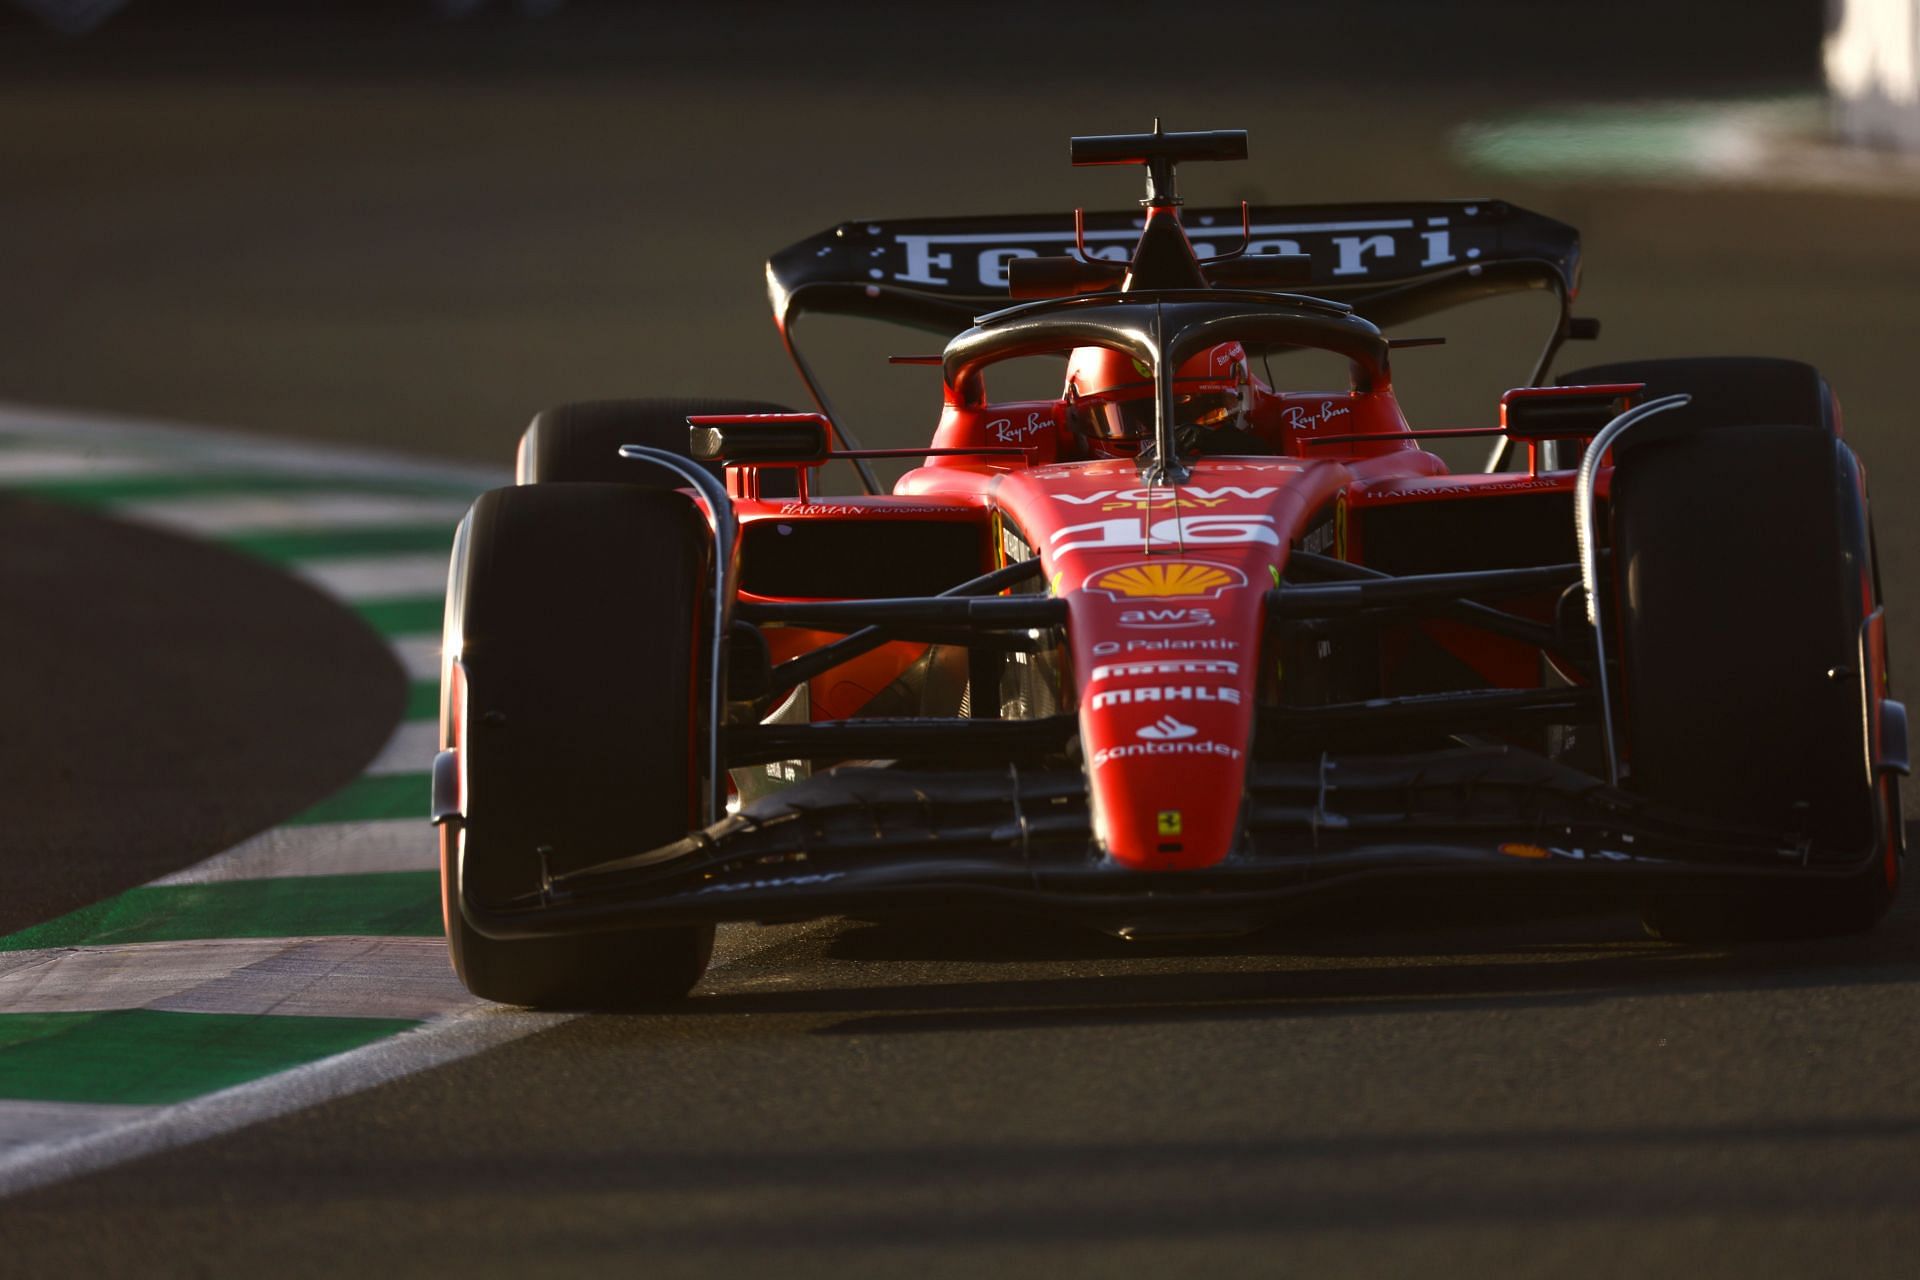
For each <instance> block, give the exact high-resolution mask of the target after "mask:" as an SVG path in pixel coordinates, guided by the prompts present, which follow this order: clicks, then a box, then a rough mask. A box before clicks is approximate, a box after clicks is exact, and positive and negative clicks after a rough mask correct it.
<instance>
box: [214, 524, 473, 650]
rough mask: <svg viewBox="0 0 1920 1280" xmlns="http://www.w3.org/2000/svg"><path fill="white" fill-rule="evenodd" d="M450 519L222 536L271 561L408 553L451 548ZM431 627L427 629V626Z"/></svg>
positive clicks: (228, 541)
mask: <svg viewBox="0 0 1920 1280" xmlns="http://www.w3.org/2000/svg"><path fill="white" fill-rule="evenodd" d="M453 529H454V526H453V522H452V521H448V522H447V523H445V524H411V525H395V526H393V527H391V528H374V529H327V530H322V531H319V532H306V531H301V532H294V533H248V534H239V535H237V536H234V537H229V538H222V539H221V541H222V542H224V543H225V544H226V545H227V546H229V547H233V548H234V549H235V550H238V551H245V552H247V553H248V554H249V555H256V556H259V557H261V558H262V559H265V560H271V561H273V562H274V563H275V564H297V563H299V562H300V561H302V560H325V559H329V558H331V557H335V556H373V555H408V554H415V553H419V552H427V551H439V552H443V553H449V554H450V553H451V552H452V550H453ZM430 629H431V628H430Z"/></svg>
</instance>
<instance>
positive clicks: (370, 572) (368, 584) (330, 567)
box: [293, 535, 451, 602]
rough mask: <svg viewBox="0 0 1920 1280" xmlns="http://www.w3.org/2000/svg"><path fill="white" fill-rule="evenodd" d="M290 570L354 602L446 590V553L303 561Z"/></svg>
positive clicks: (400, 598)
mask: <svg viewBox="0 0 1920 1280" xmlns="http://www.w3.org/2000/svg"><path fill="white" fill-rule="evenodd" d="M449 537H451V535H449ZM449 545H451V544H449ZM293 571H294V572H295V573H297V574H298V575H300V576H301V577H302V578H305V579H306V580H307V581H308V582H311V583H312V584H313V585H314V586H316V587H319V588H320V589H321V590H322V591H325V592H328V593H330V594H332V595H336V596H338V597H340V598H341V599H342V600H351V601H356V602H361V601H369V600H408V599H417V598H421V597H432V596H441V595H445V594H446V590H447V553H446V552H432V553H422V554H415V555H404V556H351V557H348V558H345V559H339V560H303V561H301V562H300V563H298V564H296V565H294V566H293Z"/></svg>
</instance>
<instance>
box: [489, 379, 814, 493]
mask: <svg viewBox="0 0 1920 1280" xmlns="http://www.w3.org/2000/svg"><path fill="white" fill-rule="evenodd" d="M792 412H793V410H791V409H789V408H787V407H786V406H785V405H778V404H769V403H767V402H765V401H761V400H718V399H698V398H694V399H684V398H683V399H652V400H583V401H580V402H579V403H576V404H563V405H561V406H560V407H559V408H557V409H548V410H547V411H545V412H544V413H540V414H537V415H535V417H534V419H533V421H532V423H530V424H529V425H528V427H527V429H526V431H525V432H524V433H523V434H522V435H521V437H520V449H519V452H518V454H517V455H516V457H515V461H514V482H515V483H516V484H549V483H552V482H555V481H570V482H577V481H584V482H588V483H596V484H628V485H638V486H640V487H641V488H646V489H678V488H680V487H682V486H683V485H684V483H685V482H684V481H683V480H681V479H680V478H679V477H678V476H676V475H674V474H673V473H672V472H669V471H667V470H665V469H663V468H661V467H653V466H648V465H646V464H645V463H640V462H628V461H626V460H625V459H623V458H621V457H620V446H621V445H623V444H643V445H647V446H649V447H651V448H655V449H664V450H666V451H667V452H668V453H677V454H679V455H680V456H681V457H683V458H684V457H687V456H689V455H688V452H687V430H688V428H687V418H688V417H689V416H691V415H694V414H702V413H792ZM707 469H708V470H709V471H711V472H712V473H713V474H714V476H715V478H716V479H718V478H722V468H721V467H720V465H719V464H718V463H710V464H708V465H707ZM760 493H761V495H762V496H763V497H768V498H791V497H794V496H796V494H797V493H798V488H797V486H796V484H795V480H794V476H793V473H792V472H791V471H789V470H784V469H780V468H769V469H767V470H766V471H764V472H762V473H761V476H760Z"/></svg>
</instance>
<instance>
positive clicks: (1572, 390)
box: [1500, 382, 1647, 440]
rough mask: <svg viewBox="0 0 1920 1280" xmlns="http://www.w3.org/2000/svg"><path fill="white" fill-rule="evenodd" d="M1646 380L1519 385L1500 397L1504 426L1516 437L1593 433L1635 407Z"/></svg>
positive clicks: (1563, 437)
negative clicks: (1547, 385)
mask: <svg viewBox="0 0 1920 1280" xmlns="http://www.w3.org/2000/svg"><path fill="white" fill-rule="evenodd" d="M1646 387H1647V384H1646V383H1644V382H1606V383H1598V384H1596V385H1593V386H1586V387H1515V388H1514V389H1513V390H1511V391H1509V392H1507V393H1506V394H1505V395H1503V396H1501V397H1500V426H1501V427H1502V429H1504V430H1505V431H1506V433H1507V435H1508V436H1510V437H1511V438H1513V439H1515V440H1569V439H1574V438H1577V437H1584V436H1592V435H1594V434H1596V433H1597V432H1598V431H1599V430H1600V429H1601V428H1602V427H1604V426H1606V425H1607V423H1609V422H1611V421H1613V420H1614V419H1615V418H1617V417H1619V416H1620V415H1621V414H1623V413H1625V412H1626V411H1627V410H1628V409H1629V408H1631V407H1632V406H1633V404H1634V402H1635V401H1636V400H1637V399H1639V396H1640V393H1641V392H1642V391H1645V390H1646Z"/></svg>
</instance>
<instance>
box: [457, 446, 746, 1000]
mask: <svg viewBox="0 0 1920 1280" xmlns="http://www.w3.org/2000/svg"><path fill="white" fill-rule="evenodd" d="M711 542H712V537H711V535H710V534H709V532H708V530H707V527H706V525H705V523H704V521H703V520H702V519H701V517H700V515H699V513H698V511H697V509H696V508H695V507H694V506H693V504H692V503H690V502H688V501H687V500H686V499H685V498H684V497H682V496H681V495H679V494H676V493H671V492H666V491H660V490H649V489H644V488H636V487H634V486H630V485H604V484H566V485H529V486H523V487H515V488H508V489H496V490H494V491H492V492H490V493H487V494H483V495H482V496H481V498H480V499H479V501H478V502H476V503H475V504H474V506H473V509H472V510H471V511H470V512H469V513H468V515H467V517H466V520H465V521H464V522H463V524H462V526H461V529H460V533H459V535H458V537H457V539H456V542H455V555H454V564H453V569H452V574H451V577H450V581H449V586H448V618H447V621H448V628H447V635H448V653H449V657H450V659H451V661H450V662H449V664H448V671H449V678H448V679H447V681H446V682H445V684H444V685H443V688H442V694H441V696H442V699H443V702H444V703H445V704H446V705H445V706H444V707H443V711H442V717H441V721H442V726H443V728H442V745H443V746H451V747H455V748H457V749H458V751H459V752H460V763H461V766H462V772H463V774H464V780H465V785H464V787H463V788H462V796H461V799H462V804H461V809H462V813H461V815H460V817H459V819H458V820H456V821H450V822H447V823H445V824H443V826H442V828H441V892H442V906H443V908H444V911H445V914H446V925H447V942H448V947H449V950H450V952H451V954H452V959H453V967H454V970H455V972H456V973H457V974H458V975H459V977H460V980H461V981H462V982H463V983H465V984H466V987H467V989H468V990H470V991H472V992H473V993H474V994H475V995H478V996H481V997H484V998H486V999H488V1000H495V1001H499V1002H501V1003H503V1004H518V1005H531V1006H534V1007H538V1008H609V1007H628V1006H634V1005H647V1004H653V1003H658V1002H661V1001H666V1000H673V999H677V998H679V997H682V996H684V995H685V994H686V993H687V991H688V990H689V989H691V988H692V986H693V984H694V983H695V982H697V981H698V980H699V978H700V976H701V974H702V973H703V972H704V971H705V969H706V965H707V961H708V958H709V956H710V954H711V952H712V947H713V928H712V926H710V925H707V926H677V927H671V928H662V929H646V930H629V931H625V932H616V933H595V934H585V935H577V936H565V937H553V938H539V939H525V940H522V939H516V940H502V939H495V938H489V937H486V936H485V935H483V934H481V933H479V932H478V931H477V930H475V929H474V928H473V927H472V926H471V925H470V924H468V923H467V921H466V919H465V917H464V916H463V914H462V913H461V909H460V898H461V893H462V891H463V888H464V890H465V891H466V892H468V893H470V894H472V895H473V896H474V897H475V898H476V899H477V900H478V901H481V902H504V901H506V900H509V899H511V898H513V897H516V896H518V895H521V894H525V893H528V892H530V891H532V890H533V889H534V888H535V887H536V886H537V885H538V883H539V875H540V866H541V857H542V853H541V851H542V850H544V851H545V857H546V859H547V862H548V864H549V866H550V868H551V869H552V870H553V871H556V872H558V871H565V870H570V869H573V868H577V867H582V866H587V865H590V864H592V863H595V862H599V861H603V860H605V859H608V858H612V857H615V856H618V855H620V854H623V853H632V852H637V851H640V850H644V849H650V848H654V847H657V846H659V845H662V844H665V843H667V842H669V841H671V840H674V839H677V838H678V837H680V836H682V835H684V834H686V832H687V831H688V829H689V828H691V827H692V826H694V825H695V823H696V819H697V814H698V803H697V796H698V794H699V787H700V782H701V779H700V777H699V771H698V769H697V768H696V766H695V762H694V747H693V740H694V739H693V704H694V694H695V688H696V679H695V675H694V669H695V658H696V654H697V652H698V647H699V646H698V636H697V634H696V632H697V625H698V624H697V622H696V621H695V619H696V617H697V614H698V606H699V603H700V601H701V600H702V599H703V597H704V591H705V574H706V572H707V565H708V563H709V556H710V555H711Z"/></svg>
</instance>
